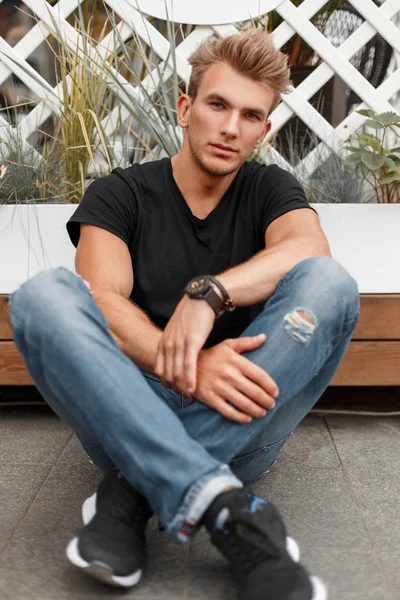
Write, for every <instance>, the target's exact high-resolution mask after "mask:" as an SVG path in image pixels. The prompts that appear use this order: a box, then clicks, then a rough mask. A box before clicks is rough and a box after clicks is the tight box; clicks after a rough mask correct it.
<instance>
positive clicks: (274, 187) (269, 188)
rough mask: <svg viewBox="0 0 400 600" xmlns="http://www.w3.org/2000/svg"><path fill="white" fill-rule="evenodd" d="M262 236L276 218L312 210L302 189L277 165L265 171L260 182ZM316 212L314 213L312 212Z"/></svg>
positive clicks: (294, 179)
mask: <svg viewBox="0 0 400 600" xmlns="http://www.w3.org/2000/svg"><path fill="white" fill-rule="evenodd" d="M260 196H261V201H262V206H261V214H262V235H264V234H265V231H266V229H267V228H268V226H269V225H270V224H271V223H272V221H275V219H277V218H278V217H281V216H282V215H284V214H286V213H287V212H290V211H292V210H296V209H298V208H309V209H312V210H314V209H313V207H312V206H310V204H309V203H308V202H307V198H306V195H305V193H304V189H303V188H302V186H301V185H300V183H299V182H298V181H297V179H296V177H294V176H293V175H292V174H291V173H289V172H288V171H285V170H284V169H281V168H280V167H278V166H277V165H273V166H271V167H270V168H269V169H268V170H266V171H265V173H264V176H263V180H262V182H261V189H260ZM314 212H316V211H314Z"/></svg>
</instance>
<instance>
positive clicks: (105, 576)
mask: <svg viewBox="0 0 400 600" xmlns="http://www.w3.org/2000/svg"><path fill="white" fill-rule="evenodd" d="M95 514H96V494H93V496H90V498H87V499H86V500H85V502H84V503H83V506H82V518H83V523H84V525H87V524H88V523H89V522H90V521H91V520H92V519H93V517H94V515H95ZM67 558H68V560H69V561H70V562H71V563H72V564H73V565H74V566H75V567H78V569H81V570H82V571H84V572H85V573H86V574H87V575H90V576H91V577H93V578H94V579H97V580H98V581H101V582H103V583H107V584H108V585H112V586H114V587H119V588H130V587H133V586H134V585H136V584H137V583H138V582H139V581H140V578H141V577H142V570H141V569H139V570H138V571H135V572H134V573H131V574H130V575H124V576H123V577H122V576H118V575H114V574H113V572H112V569H111V567H110V566H108V565H106V564H104V563H102V562H100V561H93V562H91V563H88V562H87V561H86V560H84V559H83V558H82V556H81V555H80V553H79V547H78V538H77V537H74V538H73V539H72V540H71V541H70V543H69V544H68V546H67Z"/></svg>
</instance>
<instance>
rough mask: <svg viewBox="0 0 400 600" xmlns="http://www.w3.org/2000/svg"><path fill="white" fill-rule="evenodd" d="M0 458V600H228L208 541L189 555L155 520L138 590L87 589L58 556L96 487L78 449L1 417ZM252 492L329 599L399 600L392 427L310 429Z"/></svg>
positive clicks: (228, 589)
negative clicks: (275, 509) (275, 514)
mask: <svg viewBox="0 0 400 600" xmlns="http://www.w3.org/2000/svg"><path fill="white" fill-rule="evenodd" d="M0 449H1V452H0V487H1V494H0V511H1V513H0V514H1V520H0V553H1V560H0V600H11V599H12V600H75V599H76V600H78V599H79V600H89V599H90V600H94V599H99V600H109V599H113V598H137V599H138V600H139V599H146V600H151V599H158V600H159V599H161V598H162V599H165V600H178V599H182V600H189V599H190V600H206V599H207V600H225V599H226V600H228V599H233V598H235V591H234V588H233V586H232V583H231V581H230V577H229V573H228V569H227V566H226V564H225V562H224V559H223V558H222V557H221V556H220V555H219V554H218V552H217V551H216V550H215V549H214V548H213V547H212V546H211V545H210V543H209V541H208V538H207V534H206V533H205V532H200V534H199V535H198V536H197V538H196V539H195V540H194V542H193V543H192V544H191V546H190V547H187V546H183V545H181V544H179V543H178V542H175V541H173V540H170V539H169V538H168V537H167V536H166V535H165V534H162V533H160V532H159V531H158V529H157V526H156V522H155V520H153V521H152V522H151V524H150V530H149V534H148V566H147V570H146V575H145V577H144V578H143V580H142V582H141V583H140V584H139V585H138V586H137V588H136V589H134V590H133V591H129V592H123V593H121V592H119V591H118V590H114V589H109V588H107V587H105V586H102V585H101V584H98V583H96V582H94V581H92V580H91V579H89V578H86V577H84V576H83V575H82V574H81V573H80V572H77V571H75V569H74V568H73V567H72V566H70V565H69V563H68V561H67V560H66V558H65V554H64V549H65V546H66V544H67V542H68V540H69V539H70V537H71V535H72V534H73V533H74V532H75V531H76V530H77V529H78V528H79V527H80V507H81V503H82V501H83V499H84V498H86V497H87V495H88V494H90V493H91V492H92V491H93V490H94V489H95V487H96V485H97V482H98V480H99V478H98V475H97V474H96V473H95V472H94V470H93V469H92V467H91V466H90V464H89V463H88V461H87V459H86V457H85V455H84V453H83V452H82V450H81V448H80V446H79V444H78V442H77V440H76V439H75V438H74V436H72V435H71V433H70V432H69V431H68V429H67V428H66V427H65V426H64V425H63V424H62V423H61V422H60V421H59V420H58V419H57V417H55V416H54V415H53V414H51V413H50V412H49V411H47V410H44V409H43V408H40V409H39V408H36V409H34V408H31V409H16V410H11V409H6V408H3V409H0ZM249 489H251V490H252V491H254V492H256V493H258V494H260V495H265V496H267V497H268V498H270V499H271V500H272V501H273V502H275V503H276V504H277V505H278V506H279V508H280V510H281V512H282V514H283V516H284V519H285V522H286V525H287V527H288V530H289V533H290V534H291V535H292V536H293V537H295V538H296V539H297V540H298V541H299V542H300V547H301V550H302V559H303V561H304V563H305V565H306V566H307V567H308V568H309V569H310V570H311V571H312V572H313V573H315V574H318V575H320V576H321V577H322V578H323V579H324V580H325V581H326V583H327V585H328V588H329V592H330V594H329V598H330V599H332V600H398V599H399V597H400V593H399V589H400V550H399V548H400V519H399V500H400V419H399V418H368V417H365V418H362V417H329V418H326V419H323V418H320V417H308V418H307V419H305V421H304V422H303V423H302V424H301V425H300V426H299V427H298V428H297V430H296V431H295V433H294V434H293V435H292V437H291V438H290V440H289V441H288V443H287V445H286V447H285V448H284V450H283V452H282V455H281V457H280V459H279V461H278V462H277V463H276V465H275V467H274V468H273V469H272V470H271V472H270V473H269V474H268V475H266V476H265V477H263V478H262V479H261V480H258V481H257V482H255V483H253V484H252V485H250V486H249Z"/></svg>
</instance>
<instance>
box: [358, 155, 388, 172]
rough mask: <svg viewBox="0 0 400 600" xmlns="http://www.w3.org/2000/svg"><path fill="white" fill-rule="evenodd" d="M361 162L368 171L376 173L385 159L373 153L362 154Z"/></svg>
mask: <svg viewBox="0 0 400 600" xmlns="http://www.w3.org/2000/svg"><path fill="white" fill-rule="evenodd" d="M361 160H362V161H363V163H364V165H365V166H366V167H368V169H371V171H376V169H380V167H381V166H382V165H383V164H384V162H385V157H384V156H382V155H381V154H374V153H373V152H363V153H362V154H361Z"/></svg>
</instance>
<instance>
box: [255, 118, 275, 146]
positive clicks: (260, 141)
mask: <svg viewBox="0 0 400 600" xmlns="http://www.w3.org/2000/svg"><path fill="white" fill-rule="evenodd" d="M271 127H272V123H271V121H269V120H267V121H265V125H264V128H263V132H262V134H261V135H260V137H259V138H258V142H257V143H256V145H255V146H254V148H259V147H260V146H261V144H262V143H263V141H264V139H265V136H266V135H267V133H268V132H269V130H270V129H271Z"/></svg>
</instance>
